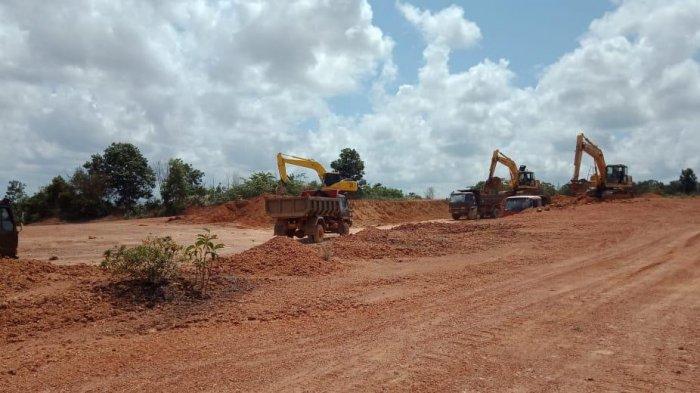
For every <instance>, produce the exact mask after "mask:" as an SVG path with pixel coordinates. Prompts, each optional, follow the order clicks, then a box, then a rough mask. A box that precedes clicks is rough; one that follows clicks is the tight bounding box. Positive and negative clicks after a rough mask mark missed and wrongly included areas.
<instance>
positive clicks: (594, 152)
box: [571, 133, 607, 187]
mask: <svg viewBox="0 0 700 393" xmlns="http://www.w3.org/2000/svg"><path fill="white" fill-rule="evenodd" d="M584 152H585V153H586V154H588V155H589V156H591V158H593V162H595V166H596V170H597V171H598V176H597V177H596V187H604V186H605V175H606V173H605V172H606V167H607V165H606V164H605V156H604V155H603V151H602V150H600V148H599V147H598V146H597V145H596V144H595V143H593V142H591V140H590V139H588V138H586V136H585V135H583V133H580V134H578V136H577V137H576V153H575V154H574V177H573V178H572V179H571V182H572V183H574V182H577V181H578V177H579V173H580V170H581V156H582V155H583V153H584Z"/></svg>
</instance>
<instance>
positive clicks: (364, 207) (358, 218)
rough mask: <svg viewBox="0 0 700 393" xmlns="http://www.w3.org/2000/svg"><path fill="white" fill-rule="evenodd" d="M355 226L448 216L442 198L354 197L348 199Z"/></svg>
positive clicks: (446, 206)
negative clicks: (374, 198)
mask: <svg viewBox="0 0 700 393" xmlns="http://www.w3.org/2000/svg"><path fill="white" fill-rule="evenodd" d="M350 207H351V208H352V210H353V220H354V225H355V226H367V225H382V224H397V223H402V222H410V221H425V220H436V219H440V218H449V216H450V215H449V208H448V204H447V201H444V200H430V201H421V200H410V201H384V200H370V199H355V200H351V201H350Z"/></svg>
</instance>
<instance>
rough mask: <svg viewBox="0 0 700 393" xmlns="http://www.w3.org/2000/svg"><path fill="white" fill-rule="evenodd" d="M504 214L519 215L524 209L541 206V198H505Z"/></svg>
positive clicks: (526, 196) (534, 196)
mask: <svg viewBox="0 0 700 393" xmlns="http://www.w3.org/2000/svg"><path fill="white" fill-rule="evenodd" d="M505 205H506V212H507V213H510V214H515V213H519V212H521V211H523V210H525V209H531V208H533V207H534V208H537V207H541V206H542V197H540V196H536V195H517V196H511V197H508V198H506V202H505Z"/></svg>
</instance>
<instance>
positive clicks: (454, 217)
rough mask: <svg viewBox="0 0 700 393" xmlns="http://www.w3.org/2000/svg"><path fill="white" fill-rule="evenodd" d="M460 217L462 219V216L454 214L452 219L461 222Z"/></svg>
mask: <svg viewBox="0 0 700 393" xmlns="http://www.w3.org/2000/svg"><path fill="white" fill-rule="evenodd" d="M460 217H462V216H461V215H460V214H457V213H452V219H453V220H459V218H460Z"/></svg>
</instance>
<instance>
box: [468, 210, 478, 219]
mask: <svg viewBox="0 0 700 393" xmlns="http://www.w3.org/2000/svg"><path fill="white" fill-rule="evenodd" d="M476 217H477V213H476V210H474V209H472V210H470V211H469V214H467V220H476Z"/></svg>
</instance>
